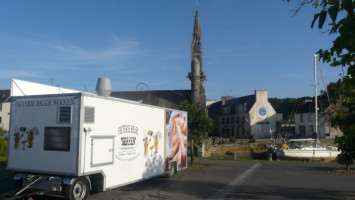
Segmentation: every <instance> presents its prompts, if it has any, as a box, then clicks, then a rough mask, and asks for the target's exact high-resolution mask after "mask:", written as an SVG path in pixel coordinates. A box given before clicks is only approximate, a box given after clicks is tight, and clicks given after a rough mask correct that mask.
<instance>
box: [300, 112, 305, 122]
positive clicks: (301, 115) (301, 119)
mask: <svg viewBox="0 0 355 200" xmlns="http://www.w3.org/2000/svg"><path fill="white" fill-rule="evenodd" d="M300 121H301V122H303V121H304V119H303V114H300Z"/></svg>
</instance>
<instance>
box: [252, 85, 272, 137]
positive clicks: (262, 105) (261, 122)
mask: <svg viewBox="0 0 355 200" xmlns="http://www.w3.org/2000/svg"><path fill="white" fill-rule="evenodd" d="M255 95H256V102H255V104H254V105H253V107H252V108H251V109H250V111H249V116H250V118H249V121H250V134H251V136H253V137H254V138H267V137H270V130H271V131H275V129H276V111H275V109H274V108H273V107H272V106H271V104H270V103H269V101H268V92H267V91H263V90H256V91H255Z"/></svg>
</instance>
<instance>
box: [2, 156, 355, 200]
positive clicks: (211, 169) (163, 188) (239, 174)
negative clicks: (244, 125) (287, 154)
mask: <svg viewBox="0 0 355 200" xmlns="http://www.w3.org/2000/svg"><path fill="white" fill-rule="evenodd" d="M197 162H200V163H201V167H194V168H188V169H186V170H183V171H180V172H179V173H178V174H177V175H175V176H174V177H172V178H163V177H161V178H153V179H150V180H147V181H142V182H139V183H136V184H132V185H129V186H125V187H121V188H117V189H114V190H110V191H105V192H102V193H97V194H91V196H90V198H89V199H90V200H106V199H107V200H121V199H122V200H123V199H127V200H146V199H158V200H163V199H178V200H181V199H192V200H194V199H343V200H344V199H345V200H350V199H354V200H355V175H347V174H335V173H331V171H333V170H337V169H343V166H340V165H338V164H335V163H327V164H322V163H318V164H317V163H301V162H297V163H289V162H288V163H286V162H279V161H273V162H263V161H260V162H255V161H223V160H199V159H197ZM4 181H6V180H5V179H0V186H2V184H3V182H4ZM34 199H35V200H38V199H43V200H44V199H51V200H60V199H62V198H59V197H57V198H56V197H52V196H51V197H49V196H38V197H37V196H36V197H34Z"/></svg>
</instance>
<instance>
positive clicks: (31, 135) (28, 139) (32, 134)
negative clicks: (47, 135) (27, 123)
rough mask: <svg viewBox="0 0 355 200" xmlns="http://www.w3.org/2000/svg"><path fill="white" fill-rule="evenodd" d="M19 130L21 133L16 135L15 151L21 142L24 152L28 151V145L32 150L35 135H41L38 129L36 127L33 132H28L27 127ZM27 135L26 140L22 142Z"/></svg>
mask: <svg viewBox="0 0 355 200" xmlns="http://www.w3.org/2000/svg"><path fill="white" fill-rule="evenodd" d="M18 130H19V131H18V132H16V133H15V134H14V137H15V149H18V148H19V146H20V142H21V144H22V150H26V144H28V145H27V147H28V148H32V146H33V140H34V137H35V135H36V136H37V135H39V131H38V129H37V128H36V127H34V128H33V129H31V130H27V128H26V127H20V128H19V129H18ZM25 135H26V136H27V137H26V138H25V140H22V141H21V138H23V137H24V136H25Z"/></svg>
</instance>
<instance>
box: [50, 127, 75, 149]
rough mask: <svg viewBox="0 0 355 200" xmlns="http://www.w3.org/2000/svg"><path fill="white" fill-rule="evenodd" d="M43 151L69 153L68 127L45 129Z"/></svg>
mask: <svg viewBox="0 0 355 200" xmlns="http://www.w3.org/2000/svg"><path fill="white" fill-rule="evenodd" d="M44 150H49V151H70V127H45V128H44Z"/></svg>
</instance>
